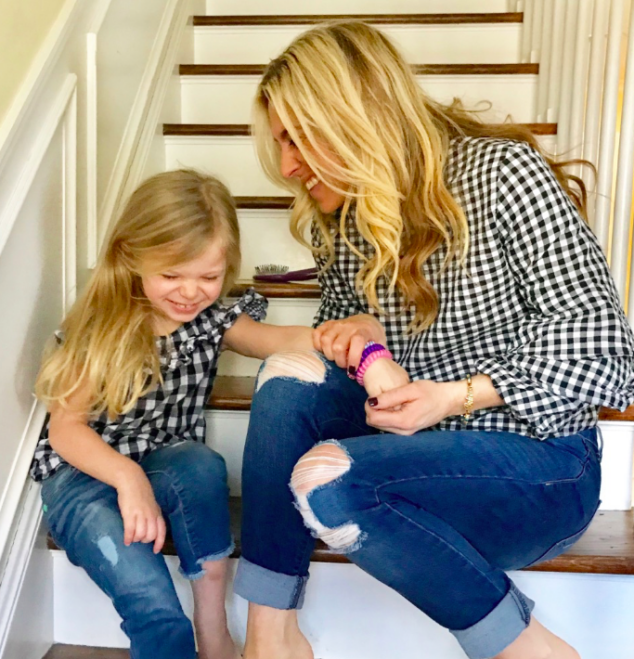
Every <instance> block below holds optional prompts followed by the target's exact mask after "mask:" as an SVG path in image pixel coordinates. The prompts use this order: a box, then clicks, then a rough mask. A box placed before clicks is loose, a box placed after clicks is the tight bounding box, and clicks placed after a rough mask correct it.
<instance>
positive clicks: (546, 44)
mask: <svg viewBox="0 0 634 659" xmlns="http://www.w3.org/2000/svg"><path fill="white" fill-rule="evenodd" d="M559 2H560V0H550V2H547V3H546V4H545V6H544V12H543V14H542V24H541V33H542V36H541V44H542V47H541V57H540V60H539V80H538V82H537V122H538V123H542V122H545V121H546V114H547V111H548V87H549V85H548V78H549V76H550V60H551V56H552V49H553V19H554V15H555V5H557V4H558V3H559Z"/></svg>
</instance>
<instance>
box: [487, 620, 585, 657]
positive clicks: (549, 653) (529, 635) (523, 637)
mask: <svg viewBox="0 0 634 659" xmlns="http://www.w3.org/2000/svg"><path fill="white" fill-rule="evenodd" d="M495 659H580V657H579V653H578V652H577V651H576V650H575V649H574V648H572V647H570V645H568V643H566V642H565V641H564V640H562V639H561V638H559V636H555V634H553V633H552V632H550V631H548V630H547V629H546V627H544V626H543V625H542V624H541V623H539V622H538V621H537V620H535V618H531V621H530V624H529V625H528V627H527V628H526V629H525V630H524V631H523V632H522V633H521V634H520V635H519V636H518V637H517V638H516V639H515V640H514V641H513V643H511V645H509V646H508V647H507V648H505V649H504V650H503V651H502V652H500V654H498V655H496V656H495Z"/></svg>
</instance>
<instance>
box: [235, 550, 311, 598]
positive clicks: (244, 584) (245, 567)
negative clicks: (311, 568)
mask: <svg viewBox="0 0 634 659" xmlns="http://www.w3.org/2000/svg"><path fill="white" fill-rule="evenodd" d="M307 581H308V577H299V576H295V577H294V576H291V575H289V574H282V573H280V572H273V571H272V570H267V569H266V568H265V567H261V566H259V565H256V564H255V563H251V562H249V561H247V560H246V559H245V558H241V559H240V561H239V562H238V569H237V571H236V576H235V579H234V581H233V590H234V592H235V593H236V595H240V597H243V598H244V599H245V600H248V601H249V602H253V603H254V604H262V605H263V606H270V607H271V608H273V609H284V610H287V609H301V608H302V606H303V605H304V596H305V593H306V582H307Z"/></svg>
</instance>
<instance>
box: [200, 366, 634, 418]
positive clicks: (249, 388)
mask: <svg viewBox="0 0 634 659" xmlns="http://www.w3.org/2000/svg"><path fill="white" fill-rule="evenodd" d="M254 387H255V378H254V377H234V376H231V375H219V376H218V377H217V378H216V381H215V383H214V388H213V391H212V392H211V396H210V397H209V401H208V403H207V407H208V408H209V409H212V410H234V411H242V412H248V411H249V410H250V409H251V397H252V395H253V389H254ZM599 419H600V420H601V421H630V422H631V421H634V405H630V407H628V408H627V409H626V410H625V411H624V412H619V411H618V410H611V409H608V408H607V407H602V408H601V410H600V411H599Z"/></svg>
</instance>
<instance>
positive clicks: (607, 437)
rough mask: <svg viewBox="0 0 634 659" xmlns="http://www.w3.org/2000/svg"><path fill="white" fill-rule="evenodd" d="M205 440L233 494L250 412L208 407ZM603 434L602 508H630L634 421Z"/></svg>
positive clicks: (609, 425)
mask: <svg viewBox="0 0 634 659" xmlns="http://www.w3.org/2000/svg"><path fill="white" fill-rule="evenodd" d="M205 418H206V419H207V444H208V445H209V446H211V447H212V448H213V449H214V450H216V451H218V452H219V453H221V454H222V455H223V456H224V458H225V460H226V461H227V468H228V470H229V487H230V488H231V493H232V494H233V495H234V496H238V495H239V494H240V491H241V484H240V483H241V480H240V477H241V469H242V454H243V452H244V441H245V439H246V432H247V428H248V426H249V420H248V419H249V412H229V411H224V410H210V411H208V412H207V413H206V414H205ZM600 427H601V429H602V432H603V437H604V447H603V461H602V465H601V466H602V475H603V479H602V484H601V510H629V509H630V508H631V507H632V447H633V445H634V424H633V423H618V422H613V421H610V422H602V423H601V424H600Z"/></svg>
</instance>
